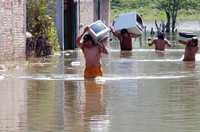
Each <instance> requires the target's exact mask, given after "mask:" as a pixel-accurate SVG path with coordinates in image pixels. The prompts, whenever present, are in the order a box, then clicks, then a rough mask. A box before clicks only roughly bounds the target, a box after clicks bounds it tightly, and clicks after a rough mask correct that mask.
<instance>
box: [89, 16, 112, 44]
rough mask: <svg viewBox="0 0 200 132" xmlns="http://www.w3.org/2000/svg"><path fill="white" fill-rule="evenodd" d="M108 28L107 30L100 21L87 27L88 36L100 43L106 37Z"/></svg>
mask: <svg viewBox="0 0 200 132" xmlns="http://www.w3.org/2000/svg"><path fill="white" fill-rule="evenodd" d="M109 31H110V28H108V27H107V26H106V25H105V24H104V23H103V22H102V21H101V20H98V21H96V22H94V23H92V24H90V25H89V34H90V35H91V36H92V37H93V38H94V39H95V40H96V41H101V40H103V39H104V38H105V37H107V36H108V33H109Z"/></svg>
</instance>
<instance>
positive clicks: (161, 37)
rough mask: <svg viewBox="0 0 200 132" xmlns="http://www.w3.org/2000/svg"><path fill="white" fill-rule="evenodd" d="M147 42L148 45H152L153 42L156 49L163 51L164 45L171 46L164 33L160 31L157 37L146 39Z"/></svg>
mask: <svg viewBox="0 0 200 132" xmlns="http://www.w3.org/2000/svg"><path fill="white" fill-rule="evenodd" d="M148 44H149V46H152V45H153V44H154V45H155V50H156V51H165V48H166V46H167V47H171V45H170V44H169V41H168V40H167V39H165V34H164V33H162V32H160V33H158V35H157V38H155V39H153V40H151V39H148Z"/></svg>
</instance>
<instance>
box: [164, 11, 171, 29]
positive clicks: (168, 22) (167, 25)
mask: <svg viewBox="0 0 200 132" xmlns="http://www.w3.org/2000/svg"><path fill="white" fill-rule="evenodd" d="M165 13H166V17H167V23H166V26H165V28H166V32H167V33H169V32H170V21H171V17H170V13H169V12H168V11H165Z"/></svg>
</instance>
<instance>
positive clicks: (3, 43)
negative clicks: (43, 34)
mask: <svg viewBox="0 0 200 132" xmlns="http://www.w3.org/2000/svg"><path fill="white" fill-rule="evenodd" d="M25 1H26V0H0V25H1V26H0V56H1V57H0V59H1V60H2V59H3V60H4V59H7V58H8V57H9V58H16V57H17V58H18V57H24V56H25V32H26V4H25V3H26V2H25Z"/></svg>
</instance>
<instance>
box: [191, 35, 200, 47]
mask: <svg viewBox="0 0 200 132" xmlns="http://www.w3.org/2000/svg"><path fill="white" fill-rule="evenodd" d="M191 42H192V43H191V46H192V47H197V46H198V38H197V37H192V40H191Z"/></svg>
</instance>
